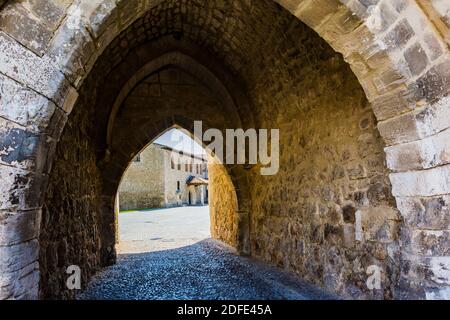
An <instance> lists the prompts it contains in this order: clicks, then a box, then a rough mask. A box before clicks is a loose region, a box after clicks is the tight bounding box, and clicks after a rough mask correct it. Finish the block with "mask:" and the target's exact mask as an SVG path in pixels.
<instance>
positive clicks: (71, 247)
mask: <svg viewBox="0 0 450 320" xmlns="http://www.w3.org/2000/svg"><path fill="white" fill-rule="evenodd" d="M89 98H90V97H89ZM89 98H88V97H81V98H80V100H79V101H80V102H79V103H82V104H83V106H84V107H83V108H79V109H77V110H76V111H75V112H73V113H72V116H71V117H70V120H69V122H68V123H67V125H66V127H65V130H64V132H63V135H62V137H61V140H60V143H59V144H58V147H57V149H56V154H55V155H56V157H57V159H58V161H56V162H55V164H54V166H53V169H52V174H51V175H50V178H49V183H48V188H47V190H46V193H45V205H44V208H43V210H42V221H41V232H40V236H39V266H40V275H41V282H40V283H41V285H40V296H41V297H42V298H44V299H68V298H73V297H74V294H75V291H73V290H72V291H71V290H67V287H66V280H67V277H68V275H67V273H66V269H67V268H68V267H69V266H70V265H77V266H79V267H80V268H81V272H82V284H83V285H84V284H85V283H86V282H87V281H88V279H89V278H90V277H91V276H92V275H93V274H94V273H95V272H96V271H98V270H99V269H100V267H101V266H102V265H104V264H103V262H102V261H101V251H102V243H101V232H102V227H101V225H102V221H101V188H102V179H101V174H100V170H99V168H98V167H97V165H96V154H95V146H94V145H93V142H92V136H91V135H90V134H89V132H90V130H91V128H90V127H89V123H90V122H91V121H92V115H93V113H92V109H90V108H89V107H88V106H89V105H92V104H91V102H90V100H89ZM112 214H113V213H112Z"/></svg>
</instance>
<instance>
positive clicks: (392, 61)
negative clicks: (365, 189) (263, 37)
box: [0, 0, 450, 298]
mask: <svg viewBox="0 0 450 320" xmlns="http://www.w3.org/2000/svg"><path fill="white" fill-rule="evenodd" d="M161 2H163V0H158V1H151V0H136V1H134V2H132V1H127V0H119V1H115V2H112V1H105V0H96V1H89V2H87V1H75V2H74V3H73V4H72V5H71V6H70V7H64V8H63V9H64V10H61V14H60V16H59V17H58V19H59V20H58V19H56V20H58V21H54V22H53V23H51V25H47V24H43V25H45V28H43V30H42V34H43V35H46V36H44V37H43V38H40V39H41V40H40V41H36V39H35V38H32V39H31V38H30V39H27V34H25V33H22V32H20V31H21V30H20V28H16V25H15V23H16V22H17V21H28V20H29V19H30V17H28V16H24V15H23V14H21V12H25V13H27V12H29V11H27V10H31V11H33V10H34V9H33V8H29V9H27V10H25V11H24V10H23V8H22V7H21V6H22V5H21V4H20V3H19V2H13V1H10V2H9V3H8V4H7V5H6V6H4V7H2V17H1V19H2V31H1V32H0V52H2V55H0V77H1V78H2V79H1V80H2V81H3V82H4V83H6V82H8V88H9V91H7V92H6V93H3V92H2V97H3V99H2V100H3V101H6V108H3V109H2V111H1V112H2V113H1V117H2V119H4V120H2V122H3V124H2V125H1V128H2V130H3V129H4V130H3V132H2V135H4V136H7V135H8V132H9V131H8V130H10V128H9V127H8V126H13V127H14V126H19V127H20V128H21V129H22V130H26V131H27V132H32V133H34V134H36V135H39V134H41V133H42V136H44V135H45V138H47V136H48V137H50V138H53V139H55V140H56V139H58V137H59V133H60V131H61V130H62V128H63V127H64V125H65V117H67V115H68V114H70V112H71V110H72V107H73V106H74V104H75V102H76V100H77V97H78V92H77V89H79V88H80V87H81V85H82V83H83V79H84V78H85V77H86V75H87V74H88V73H89V71H90V69H91V67H92V66H93V65H94V64H95V62H96V61H97V58H98V57H99V56H100V55H101V53H102V52H103V50H104V49H105V48H106V47H107V46H108V45H109V43H110V42H111V41H112V40H113V39H114V38H115V37H116V36H117V35H119V34H120V33H121V32H122V31H123V30H125V29H126V28H127V27H128V26H130V25H131V24H132V23H133V22H134V21H135V20H136V19H137V18H139V17H140V16H141V15H142V14H143V13H144V12H146V11H148V10H150V9H151V8H153V7H154V6H156V5H158V4H160V3H161ZM277 2H278V3H280V4H281V5H282V6H283V7H285V8H286V9H288V10H289V11H290V12H291V13H293V14H294V15H295V16H297V17H298V18H300V19H301V20H302V21H303V22H305V23H306V24H308V25H309V26H310V27H312V28H313V29H314V30H316V32H317V33H318V34H319V35H320V36H321V37H322V38H324V39H325V40H326V41H327V42H328V43H329V44H330V45H331V46H332V47H333V48H334V49H335V50H336V51H338V52H341V53H342V54H343V55H344V57H345V59H346V61H347V62H348V63H349V64H350V66H351V67H352V69H353V71H354V72H355V74H356V75H357V77H358V79H359V81H360V83H361V85H362V86H363V88H364V89H365V92H366V94H367V96H368V98H369V100H370V102H372V105H373V109H374V111H375V114H376V115H377V117H378V119H379V120H380V123H379V129H380V132H381V134H382V136H383V138H384V139H385V141H386V142H387V144H388V145H389V146H390V147H389V148H388V149H387V152H388V153H390V155H391V158H390V161H389V167H390V168H391V169H393V170H395V171H398V173H394V174H393V175H392V182H393V188H394V193H395V195H396V196H397V199H398V200H404V203H405V202H406V201H411V202H413V201H415V200H416V199H415V198H414V197H433V196H438V195H439V196H440V195H444V194H449V193H450V182H449V181H448V176H449V173H448V172H449V170H448V168H449V165H448V163H449V162H450V159H449V158H450V157H448V154H450V146H448V144H447V145H443V144H440V143H439V139H443V138H442V137H443V135H445V134H448V127H449V126H450V123H449V121H450V120H449V119H450V116H449V112H450V111H449V108H448V105H449V99H448V97H446V96H447V95H448V92H449V85H450V81H449V79H450V70H449V66H450V63H449V61H450V58H449V52H448V47H447V45H446V44H445V40H444V39H443V37H442V33H440V32H438V31H437V30H436V28H435V24H434V23H433V22H432V21H431V20H430V19H428V16H427V14H426V11H424V10H423V9H422V8H421V6H420V2H421V1H420V2H419V1H414V0H404V1H397V2H392V4H390V3H389V1H384V0H382V1H379V2H378V4H379V5H378V6H377V7H375V9H376V10H373V8H371V9H370V8H368V7H367V6H364V5H363V4H362V1H356V0H355V1H347V0H342V1H337V0H318V1H317V0H304V1H300V0H298V1H297V0H278V1H277ZM50 3H52V4H55V3H56V1H54V2H53V1H50ZM55 5H56V4H55ZM385 6H387V7H385ZM384 8H391V9H392V11H390V12H391V13H392V15H391V14H387V15H386V17H387V19H386V21H379V20H377V15H378V14H379V13H380V12H381V11H383V10H384ZM369 9H370V10H369ZM8 13H13V14H8ZM386 13H387V12H386ZM8 16H10V17H12V20H8V18H7V17H8ZM36 16H39V14H38V13H37V12H36V15H34V16H33V17H36ZM377 22H380V23H377ZM74 25H75V27H74ZM441 28H442V27H440V30H441ZM398 31H406V35H407V38H406V41H404V40H405V39H403V38H397V37H396V36H397V35H398ZM31 34H32V33H29V35H31ZM36 44H37V45H36ZM63 44H68V45H65V46H64V45H63ZM393 44H394V45H395V46H393ZM415 48H422V50H423V51H422V50H414V49H415ZM420 52H422V53H423V52H425V57H424V56H423V55H420ZM418 53H419V55H417V54H418ZM417 57H419V58H417ZM408 59H411V60H410V61H414V59H419V60H418V61H420V62H423V60H426V61H427V63H426V64H425V66H424V68H420V70H418V69H416V68H415V67H414V65H419V64H414V63H409V62H408V61H409V60H408ZM420 59H423V60H420ZM19 92H20V93H21V94H25V96H26V100H25V101H26V103H23V100H22V101H19V103H18V102H17V100H15V99H14V98H13V97H14V96H16V95H17V94H18V93H19ZM36 101H39V103H36ZM55 105H56V107H55ZM18 110H20V111H18ZM33 112H36V113H37V114H38V116H35V117H33V116H29V115H27V116H25V114H28V113H31V114H32V113H33ZM50 119H52V120H51V121H50ZM444 137H445V136H444ZM425 138H426V139H427V141H425ZM43 140H45V139H43ZM407 143H410V144H411V145H406V144H407ZM437 146H439V147H437ZM47 148H48V149H51V146H45V145H42V144H36V145H35V146H31V147H30V150H32V152H30V153H29V154H30V156H29V158H27V159H25V160H19V161H14V162H12V163H3V162H1V163H0V176H1V178H2V180H3V181H5V183H3V184H2V185H1V186H0V194H2V195H6V196H4V197H3V198H0V202H1V203H0V205H1V209H3V210H5V211H10V212H16V213H20V212H22V213H23V212H24V211H27V210H28V211H29V210H31V209H33V208H34V209H39V206H40V201H39V196H38V195H39V190H42V189H43V186H44V185H45V172H46V171H47V170H44V173H42V172H41V170H43V169H42V168H41V166H40V165H37V162H38V160H37V158H39V157H41V156H42V154H44V153H46V152H44V151H47ZM400 148H402V149H400ZM442 155H444V156H442ZM424 156H426V157H425V160H427V159H433V158H434V156H436V159H439V161H436V162H434V161H424ZM404 159H410V161H402V162H400V161H401V160H404ZM39 161H44V162H48V163H51V152H49V153H48V158H45V159H44V160H39ZM404 163H407V164H408V166H409V167H405V166H403V165H402V164H404ZM38 168H39V169H38ZM422 169H427V170H422ZM4 177H8V178H7V179H6V178H5V179H3V178H4ZM17 180H19V181H25V182H26V183H25V187H20V188H19V187H18V185H17V184H16V183H15V181H17ZM9 195H14V197H11V198H14V199H10V198H9ZM400 209H401V211H402V213H403V214H404V215H405V216H408V214H409V213H410V212H412V211H413V208H410V207H407V206H406V205H405V206H404V207H402V208H400ZM37 224H38V223H37ZM18 225H19V224H17V225H14V226H13V227H9V229H8V230H6V229H5V230H6V231H2V234H3V233H5V234H6V233H8V232H16V233H17V234H19V232H17V231H18V230H16V229H18V227H17V226H18ZM11 230H12V231H11ZM30 234H31V233H30ZM20 241H22V242H23V243H26V244H23V243H20ZM30 241H32V239H31V240H30V236H29V234H27V235H21V237H19V238H14V241H12V242H11V240H10V239H9V238H8V237H2V238H0V250H2V249H3V248H2V247H1V246H5V245H17V246H22V247H23V248H25V247H26V246H28V244H30V243H31V242H30ZM0 253H1V252H0ZM23 267H25V266H23ZM0 269H2V270H6V271H5V274H6V275H9V274H10V273H12V272H16V271H17V270H9V269H7V267H5V268H4V267H3V266H0ZM2 285H3V284H2ZM33 288H34V287H30V289H33ZM19 296H20V294H19ZM0 298H1V296H0Z"/></svg>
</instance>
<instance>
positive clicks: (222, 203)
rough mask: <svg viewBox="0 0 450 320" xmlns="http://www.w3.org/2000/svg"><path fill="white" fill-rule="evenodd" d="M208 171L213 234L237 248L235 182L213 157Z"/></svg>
mask: <svg viewBox="0 0 450 320" xmlns="http://www.w3.org/2000/svg"><path fill="white" fill-rule="evenodd" d="M208 172H209V177H210V180H209V211H210V216H211V219H210V220H211V236H212V237H213V238H215V239H219V240H221V241H223V242H225V243H227V244H229V245H230V246H233V247H235V248H236V247H237V245H238V240H239V239H238V238H239V230H238V228H239V214H238V203H237V198H236V191H235V188H234V185H233V182H232V181H231V179H230V176H229V174H228V172H227V171H226V169H225V167H224V166H223V165H220V164H218V163H217V162H215V161H214V159H213V158H210V160H209V165H208Z"/></svg>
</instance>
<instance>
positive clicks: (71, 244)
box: [40, 2, 399, 298]
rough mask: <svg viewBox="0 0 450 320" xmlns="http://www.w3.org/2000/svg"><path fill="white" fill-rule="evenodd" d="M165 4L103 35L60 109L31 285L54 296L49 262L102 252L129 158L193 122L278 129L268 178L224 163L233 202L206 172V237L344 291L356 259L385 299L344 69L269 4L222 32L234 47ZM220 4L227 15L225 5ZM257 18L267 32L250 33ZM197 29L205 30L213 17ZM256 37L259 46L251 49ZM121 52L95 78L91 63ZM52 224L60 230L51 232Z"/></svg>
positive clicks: (374, 218) (370, 155) (386, 190)
mask: <svg viewBox="0 0 450 320" xmlns="http://www.w3.org/2000/svg"><path fill="white" fill-rule="evenodd" d="M169 3H171V2H169ZM172 3H173V4H174V6H173V7H172V6H169V5H168V4H167V3H164V4H162V5H161V6H160V7H157V8H155V9H154V10H152V11H150V12H149V13H148V14H147V15H146V16H144V17H143V18H141V19H140V20H138V21H137V22H135V23H134V24H133V25H132V26H131V27H130V28H129V29H128V30H127V31H126V32H124V33H123V34H122V35H121V36H119V38H118V39H117V40H115V41H113V43H112V44H111V47H110V48H108V49H107V50H106V52H105V54H104V55H103V56H102V57H101V58H100V59H99V62H98V63H97V66H96V67H95V68H94V71H93V72H92V73H91V76H90V77H89V79H88V80H87V85H86V86H85V87H83V90H82V95H81V97H80V99H79V101H80V102H79V105H76V106H75V107H74V111H73V112H72V114H71V116H70V117H69V122H68V125H67V126H66V129H65V131H64V133H63V135H62V138H61V141H60V143H59V144H58V151H57V154H56V158H55V162H54V168H53V171H52V174H51V177H50V183H49V189H48V191H47V198H46V202H45V207H44V212H43V219H42V221H43V222H42V223H43V225H42V228H41V230H42V232H41V236H40V246H41V253H40V256H41V288H42V295H43V296H44V297H52V296H53V295H54V294H56V295H59V294H62V295H63V296H64V295H65V294H66V292H65V290H64V286H58V284H61V283H62V284H64V278H63V277H62V278H60V277H61V276H60V275H62V276H64V273H62V272H61V270H59V272H55V270H58V266H59V267H64V266H65V265H66V264H67V263H68V262H69V261H71V259H73V257H78V260H77V261H75V262H76V263H75V262H70V263H75V264H80V265H83V266H85V267H84V268H82V269H83V270H86V271H85V273H86V274H85V279H88V278H89V275H90V274H92V273H93V271H95V270H96V268H99V267H100V266H104V265H108V264H111V263H113V262H114V259H115V253H114V244H115V238H114V236H115V228H116V223H115V217H114V200H115V195H116V192H117V188H118V185H119V183H120V179H121V177H122V175H123V172H124V171H125V170H126V168H127V166H128V164H129V162H130V161H131V159H132V158H133V157H134V156H135V155H136V154H137V153H138V152H139V151H140V150H141V149H142V148H143V147H145V146H146V145H147V144H148V143H149V142H151V141H152V140H153V139H155V138H156V137H157V136H158V135H159V134H160V133H162V132H163V131H164V130H166V129H167V128H169V127H171V126H174V125H179V126H181V127H183V128H186V129H188V130H192V126H193V122H194V121H195V120H202V121H203V122H204V126H205V127H206V128H219V129H220V130H224V129H226V128H239V127H244V128H251V127H256V128H278V129H280V135H281V141H280V146H281V151H280V171H279V173H278V174H276V175H275V176H272V177H264V176H261V175H260V174H259V166H255V167H253V168H252V167H245V168H242V167H239V166H234V167H230V168H228V170H227V171H228V173H229V176H230V177H231V181H233V182H234V188H235V189H236V196H237V197H236V200H235V201H230V200H229V199H227V197H225V198H222V197H221V195H229V197H228V198H232V197H233V196H232V195H233V193H232V192H230V189H231V190H232V189H233V184H231V185H230V183H227V180H226V179H225V178H221V176H223V175H224V174H225V173H226V172H223V170H220V169H218V170H214V169H213V170H212V172H211V177H212V178H211V180H212V182H213V187H212V190H213V195H212V199H213V200H212V203H213V208H212V212H213V214H214V217H213V219H212V221H213V226H212V229H213V230H214V231H213V235H214V236H215V237H217V238H219V239H221V240H224V241H226V242H228V243H230V244H232V245H235V246H237V247H238V249H239V250H240V251H241V252H242V253H245V254H250V255H253V256H255V257H258V258H261V259H263V260H264V261H267V262H269V263H271V264H275V265H277V266H280V267H282V268H286V269H289V270H291V271H294V272H297V273H298V274H299V275H301V276H302V277H305V278H307V279H309V280H311V281H314V282H315V283H318V284H321V285H324V286H326V287H327V288H334V289H336V290H337V291H338V292H342V293H346V294H353V295H355V296H363V295H367V296H371V295H372V293H371V292H369V291H368V290H366V289H364V288H359V287H358V282H361V281H363V280H364V277H365V275H366V268H367V267H368V266H370V265H374V264H375V265H380V266H382V267H383V268H386V269H387V270H389V273H388V274H387V275H386V280H385V285H386V289H385V290H384V292H381V293H377V294H381V295H386V296H387V297H388V298H389V297H391V296H392V292H391V290H392V287H393V284H394V282H395V280H396V277H397V276H398V272H399V271H398V268H397V267H396V266H395V257H394V256H392V255H388V248H390V253H391V252H394V253H395V252H396V250H397V245H398V243H397V240H398V220H399V218H398V214H397V211H396V209H395V203H394V201H393V198H392V195H391V186H390V183H389V181H388V176H387V170H386V168H385V165H384V156H383V149H382V148H383V143H382V140H381V138H380V136H379V134H378V131H377V130H376V127H375V125H376V123H375V119H374V116H373V113H372V111H371V109H370V107H369V105H368V102H367V100H366V98H365V95H364V92H363V90H362V88H361V86H360V84H359V83H358V81H357V79H356V78H355V76H354V75H353V73H352V71H351V70H350V68H349V67H348V65H347V64H346V63H345V62H344V61H343V59H342V57H341V56H340V55H339V54H337V53H335V52H334V51H333V50H332V49H331V48H330V47H329V46H328V45H327V44H326V43H325V42H324V41H323V40H322V39H321V38H320V37H319V36H317V35H316V34H315V33H314V32H313V31H312V30H311V29H309V28H308V27H306V26H305V25H304V24H302V23H301V22H300V21H298V20H297V19H295V17H292V16H291V15H290V14H289V13H287V12H285V11H283V10H281V9H280V8H279V7H277V6H276V5H274V4H272V3H270V2H267V3H264V6H266V9H265V10H260V11H258V12H257V13H254V14H253V15H252V16H247V15H246V14H244V13H242V12H241V13H240V15H241V19H243V20H245V23H243V24H242V25H241V26H242V27H245V28H244V29H243V30H242V31H240V32H236V31H235V32H236V33H235V34H233V35H234V36H236V35H237V36H241V37H242V38H243V39H242V40H241V42H239V45H240V46H242V48H241V49H239V50H236V53H235V51H233V50H231V48H230V50H231V51H230V52H227V51H226V50H225V49H224V48H226V45H227V44H228V43H226V42H225V41H237V40H233V39H227V36H228V35H230V36H231V35H232V33H230V34H228V33H224V35H223V36H222V37H223V40H222V41H213V38H208V37H206V38H202V37H201V36H200V35H201V34H202V33H201V32H199V36H200V39H197V38H196V37H195V36H194V35H195V33H194V34H191V33H189V32H188V27H187V26H186V25H181V26H178V25H177V24H176V23H175V22H176V21H185V19H186V20H189V17H190V15H189V11H188V12H187V13H186V14H183V13H179V12H178V11H177V7H178V5H175V2H172ZM242 5H243V4H242ZM208 9H209V8H206V9H205V10H206V12H207V11H208ZM191 10H195V6H193V7H192V8H191ZM211 10H212V8H211ZM227 10H230V12H229V13H228V14H229V16H230V19H231V17H233V16H234V14H235V13H236V10H237V9H236V8H234V7H231V6H230V7H229V8H228V9H227ZM206 12H204V14H206ZM224 12H228V11H226V10H225V11H224ZM161 15H162V16H163V17H168V16H172V17H173V20H168V19H167V18H166V19H163V20H162V21H163V23H162V25H161V26H160V28H161V30H167V31H166V32H167V34H164V35H159V37H157V38H156V37H155V36H154V35H153V32H154V31H153V29H152V33H151V35H152V36H150V37H149V39H147V40H146V41H143V40H142V44H136V47H135V48H134V47H133V43H134V42H135V41H137V40H138V39H140V37H139V32H141V33H142V32H143V30H145V25H146V24H145V23H146V21H150V22H152V23H151V24H150V25H153V26H154V25H155V22H153V21H158V17H160V16H161ZM184 17H185V18H184ZM199 21H201V20H200V19H196V20H193V21H192V23H193V24H194V25H195V24H196V23H199ZM253 21H259V22H258V30H259V31H258V33H257V34H252V33H251V31H252V30H251V29H249V26H252V25H254V23H253ZM262 21H264V22H262ZM255 23H256V22H255ZM143 26H144V27H143ZM178 27H180V28H181V27H182V28H181V29H179V28H178ZM203 28H205V26H203ZM209 28H211V30H209ZM271 28H272V29H273V30H272V31H271V34H272V36H271V37H269V39H267V37H263V34H264V31H265V30H269V29H271ZM142 29H143V30H142ZM205 29H206V30H205V32H213V31H212V30H214V29H215V28H214V24H212V25H206V28H205ZM153 38H156V39H153ZM128 39H131V40H128ZM280 39H283V40H284V41H282V42H280ZM128 41H130V43H128ZM263 41H264V42H265V43H264V44H263V43H262V42H263ZM222 42H223V43H222ZM232 43H233V42H231V43H230V45H232ZM218 45H220V46H223V47H222V48H221V49H220V50H219V49H218V48H217V46H218ZM261 46H263V47H266V48H272V49H271V50H270V51H269V50H268V51H267V52H266V54H264V55H262V54H260V51H261V49H260V47H261ZM244 48H245V49H244ZM256 48H258V50H256ZM245 52H247V55H243V53H245ZM269 52H270V53H271V54H268V53H269ZM218 53H220V55H219V54H218ZM225 53H226V55H225V56H224V57H221V55H224V54H225ZM119 54H120V55H119ZM111 55H112V56H111ZM122 55H123V58H122V59H121V60H120V61H119V62H117V64H116V65H114V64H113V66H114V68H113V69H112V70H111V71H109V72H108V73H107V74H106V76H105V78H103V77H102V75H103V74H102V70H103V68H104V67H106V66H107V65H108V66H111V61H115V59H117V57H118V56H120V57H122ZM250 61H251V63H250ZM138 62H139V63H138ZM96 72H98V73H96ZM91 79H92V80H91ZM101 79H104V80H101ZM91 83H92V85H93V86H95V87H90V86H89V84H91ZM95 92H96V93H97V96H95V95H93V93H95ZM94 98H95V100H94ZM91 99H92V101H90V100H91ZM60 159H61V160H60ZM63 159H64V160H65V161H62V160H63ZM65 171H69V172H70V173H69V174H64V172H65ZM80 173H81V175H80ZM220 173H221V174H222V175H220ZM215 174H216V175H217V174H219V175H218V176H215ZM72 175H75V176H72ZM77 175H78V176H77ZM88 177H89V178H88ZM225 177H226V175H225ZM61 180H62V181H61ZM61 185H65V186H67V187H68V188H69V190H64V189H63V188H61V187H60V186H61ZM230 186H231V187H230ZM65 194H70V195H71V196H70V197H69V198H67V197H64V195H65ZM230 204H231V208H230ZM58 213H61V214H58ZM61 215H62V216H61ZM357 215H360V217H358V216H357ZM55 219H56V220H55ZM357 219H360V220H361V221H362V225H361V226H360V227H359V228H360V229H359V230H358V229H357V226H356V221H357ZM80 222H81V223H80ZM50 226H53V227H52V228H50ZM55 226H56V227H55ZM57 226H61V229H62V230H59V231H58V232H56V231H57V230H58V227H57ZM66 226H69V229H67V227H66ZM71 228H76V229H73V230H72V229H71ZM66 230H67V231H66ZM358 232H359V233H361V238H360V239H359V240H360V241H356V240H355V239H356V236H355V235H356V234H357V233H358ZM80 239H81V240H80ZM75 248H78V250H80V251H79V252H76V250H75ZM354 265H358V267H357V268H356V269H355V267H354Z"/></svg>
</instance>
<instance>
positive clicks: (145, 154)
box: [119, 145, 166, 210]
mask: <svg viewBox="0 0 450 320" xmlns="http://www.w3.org/2000/svg"><path fill="white" fill-rule="evenodd" d="M164 153H165V152H164V150H162V149H161V148H160V147H158V146H155V145H149V146H148V147H147V148H146V149H144V150H143V151H142V152H141V153H139V157H140V161H139V162H132V163H131V164H130V166H129V167H128V169H127V171H126V172H125V174H124V176H123V179H122V181H121V182H120V187H119V203H120V210H134V209H149V208H161V207H164V206H165V204H166V203H165V165H166V164H165V161H164V160H165V155H164Z"/></svg>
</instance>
